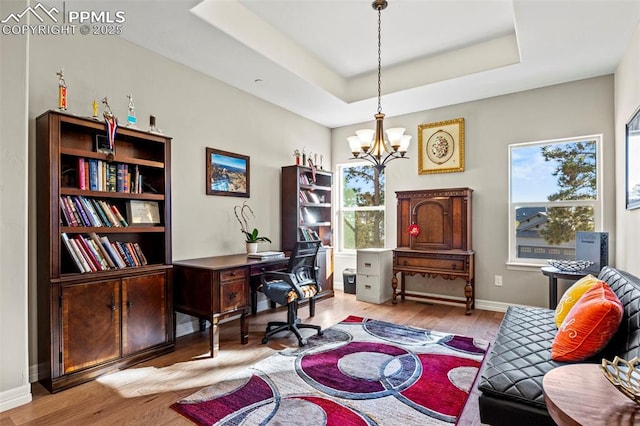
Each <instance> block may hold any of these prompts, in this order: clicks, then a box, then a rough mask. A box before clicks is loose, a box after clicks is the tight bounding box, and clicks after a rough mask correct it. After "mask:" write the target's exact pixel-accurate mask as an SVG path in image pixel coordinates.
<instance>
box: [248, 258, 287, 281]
mask: <svg viewBox="0 0 640 426" xmlns="http://www.w3.org/2000/svg"><path fill="white" fill-rule="evenodd" d="M288 263H289V261H288V260H286V261H285V260H283V261H282V262H280V263H267V264H261V265H251V276H252V277H254V276H256V275H260V274H262V273H263V272H271V271H282V270H283V269H286V268H287V265H288Z"/></svg>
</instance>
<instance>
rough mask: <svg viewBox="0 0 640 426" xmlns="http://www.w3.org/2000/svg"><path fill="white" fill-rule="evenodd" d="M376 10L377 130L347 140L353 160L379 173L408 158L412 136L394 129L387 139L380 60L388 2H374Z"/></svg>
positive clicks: (375, 115) (396, 128)
mask: <svg viewBox="0 0 640 426" xmlns="http://www.w3.org/2000/svg"><path fill="white" fill-rule="evenodd" d="M371 6H372V7H373V9H374V10H377V11H378V112H377V113H376V114H374V117H375V119H376V129H375V130H372V129H362V130H357V131H356V136H350V137H348V138H347V140H348V141H349V147H350V148H351V153H352V154H353V157H352V158H350V159H351V160H355V159H363V160H367V161H369V162H370V163H371V164H373V167H375V168H376V170H378V171H379V172H380V171H382V170H383V169H384V168H385V166H386V164H387V163H388V162H389V161H391V160H395V159H396V158H408V157H405V156H404V155H405V154H406V152H407V148H408V147H409V142H410V141H411V135H405V134H404V131H405V129H403V128H401V127H394V128H392V129H388V130H387V132H386V133H387V139H385V135H384V134H385V132H384V113H383V112H382V105H381V101H380V98H381V96H382V90H381V88H382V84H381V77H382V62H381V60H380V52H381V44H382V43H381V40H382V37H381V25H380V24H381V20H380V16H381V14H382V13H381V12H382V10H383V9H385V8H386V7H387V0H374V2H373V3H371Z"/></svg>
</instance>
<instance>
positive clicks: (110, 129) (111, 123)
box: [102, 96, 118, 159]
mask: <svg viewBox="0 0 640 426" xmlns="http://www.w3.org/2000/svg"><path fill="white" fill-rule="evenodd" d="M102 103H103V104H104V112H103V113H102V116H103V117H104V122H105V125H106V126H107V139H108V141H109V149H110V150H111V151H112V154H110V155H111V159H113V152H115V143H116V130H117V129H118V117H116V116H115V115H114V114H113V111H111V107H110V106H109V100H108V99H107V97H106V96H105V97H104V98H102Z"/></svg>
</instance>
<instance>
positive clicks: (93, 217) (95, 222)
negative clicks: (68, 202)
mask: <svg viewBox="0 0 640 426" xmlns="http://www.w3.org/2000/svg"><path fill="white" fill-rule="evenodd" d="M79 199H80V202H81V203H82V205H83V206H84V208H85V211H86V212H87V213H88V216H89V220H90V221H91V225H92V226H95V227H97V228H99V227H101V226H102V220H100V216H99V215H98V213H97V212H96V211H95V210H94V208H93V204H92V203H91V202H90V201H88V200H87V199H86V198H85V197H82V196H80V197H79Z"/></svg>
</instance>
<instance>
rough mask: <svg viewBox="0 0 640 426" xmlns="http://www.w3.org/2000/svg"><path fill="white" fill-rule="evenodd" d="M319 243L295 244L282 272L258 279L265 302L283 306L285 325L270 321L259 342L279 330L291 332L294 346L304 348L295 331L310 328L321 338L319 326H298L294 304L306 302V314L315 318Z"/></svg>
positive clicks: (267, 338)
mask: <svg viewBox="0 0 640 426" xmlns="http://www.w3.org/2000/svg"><path fill="white" fill-rule="evenodd" d="M320 245H321V242H320V241H299V242H297V243H296V245H295V247H294V249H293V253H291V257H290V258H289V265H288V266H287V270H286V271H285V272H265V273H263V274H262V275H261V276H260V281H262V292H263V293H264V294H265V295H266V296H267V298H268V299H269V300H272V301H274V302H276V303H279V304H280V305H287V322H283V321H271V322H269V323H268V324H267V330H266V331H265V334H264V338H263V339H262V343H263V344H265V343H267V342H268V341H269V338H270V337H271V336H273V335H274V334H276V333H279V332H281V331H285V330H289V331H292V332H293V333H294V334H295V335H296V337H297V338H298V344H299V345H300V346H304V345H305V344H306V343H307V342H306V339H303V338H302V336H301V335H300V330H298V329H299V328H312V329H314V330H317V332H318V336H321V335H322V328H321V327H320V326H319V325H313V324H302V323H301V322H300V318H298V302H300V301H301V300H306V299H308V300H309V314H310V316H314V315H315V296H316V294H318V293H319V292H320V285H319V284H318V280H317V271H318V268H317V266H316V257H317V256H318V249H319V248H320Z"/></svg>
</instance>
